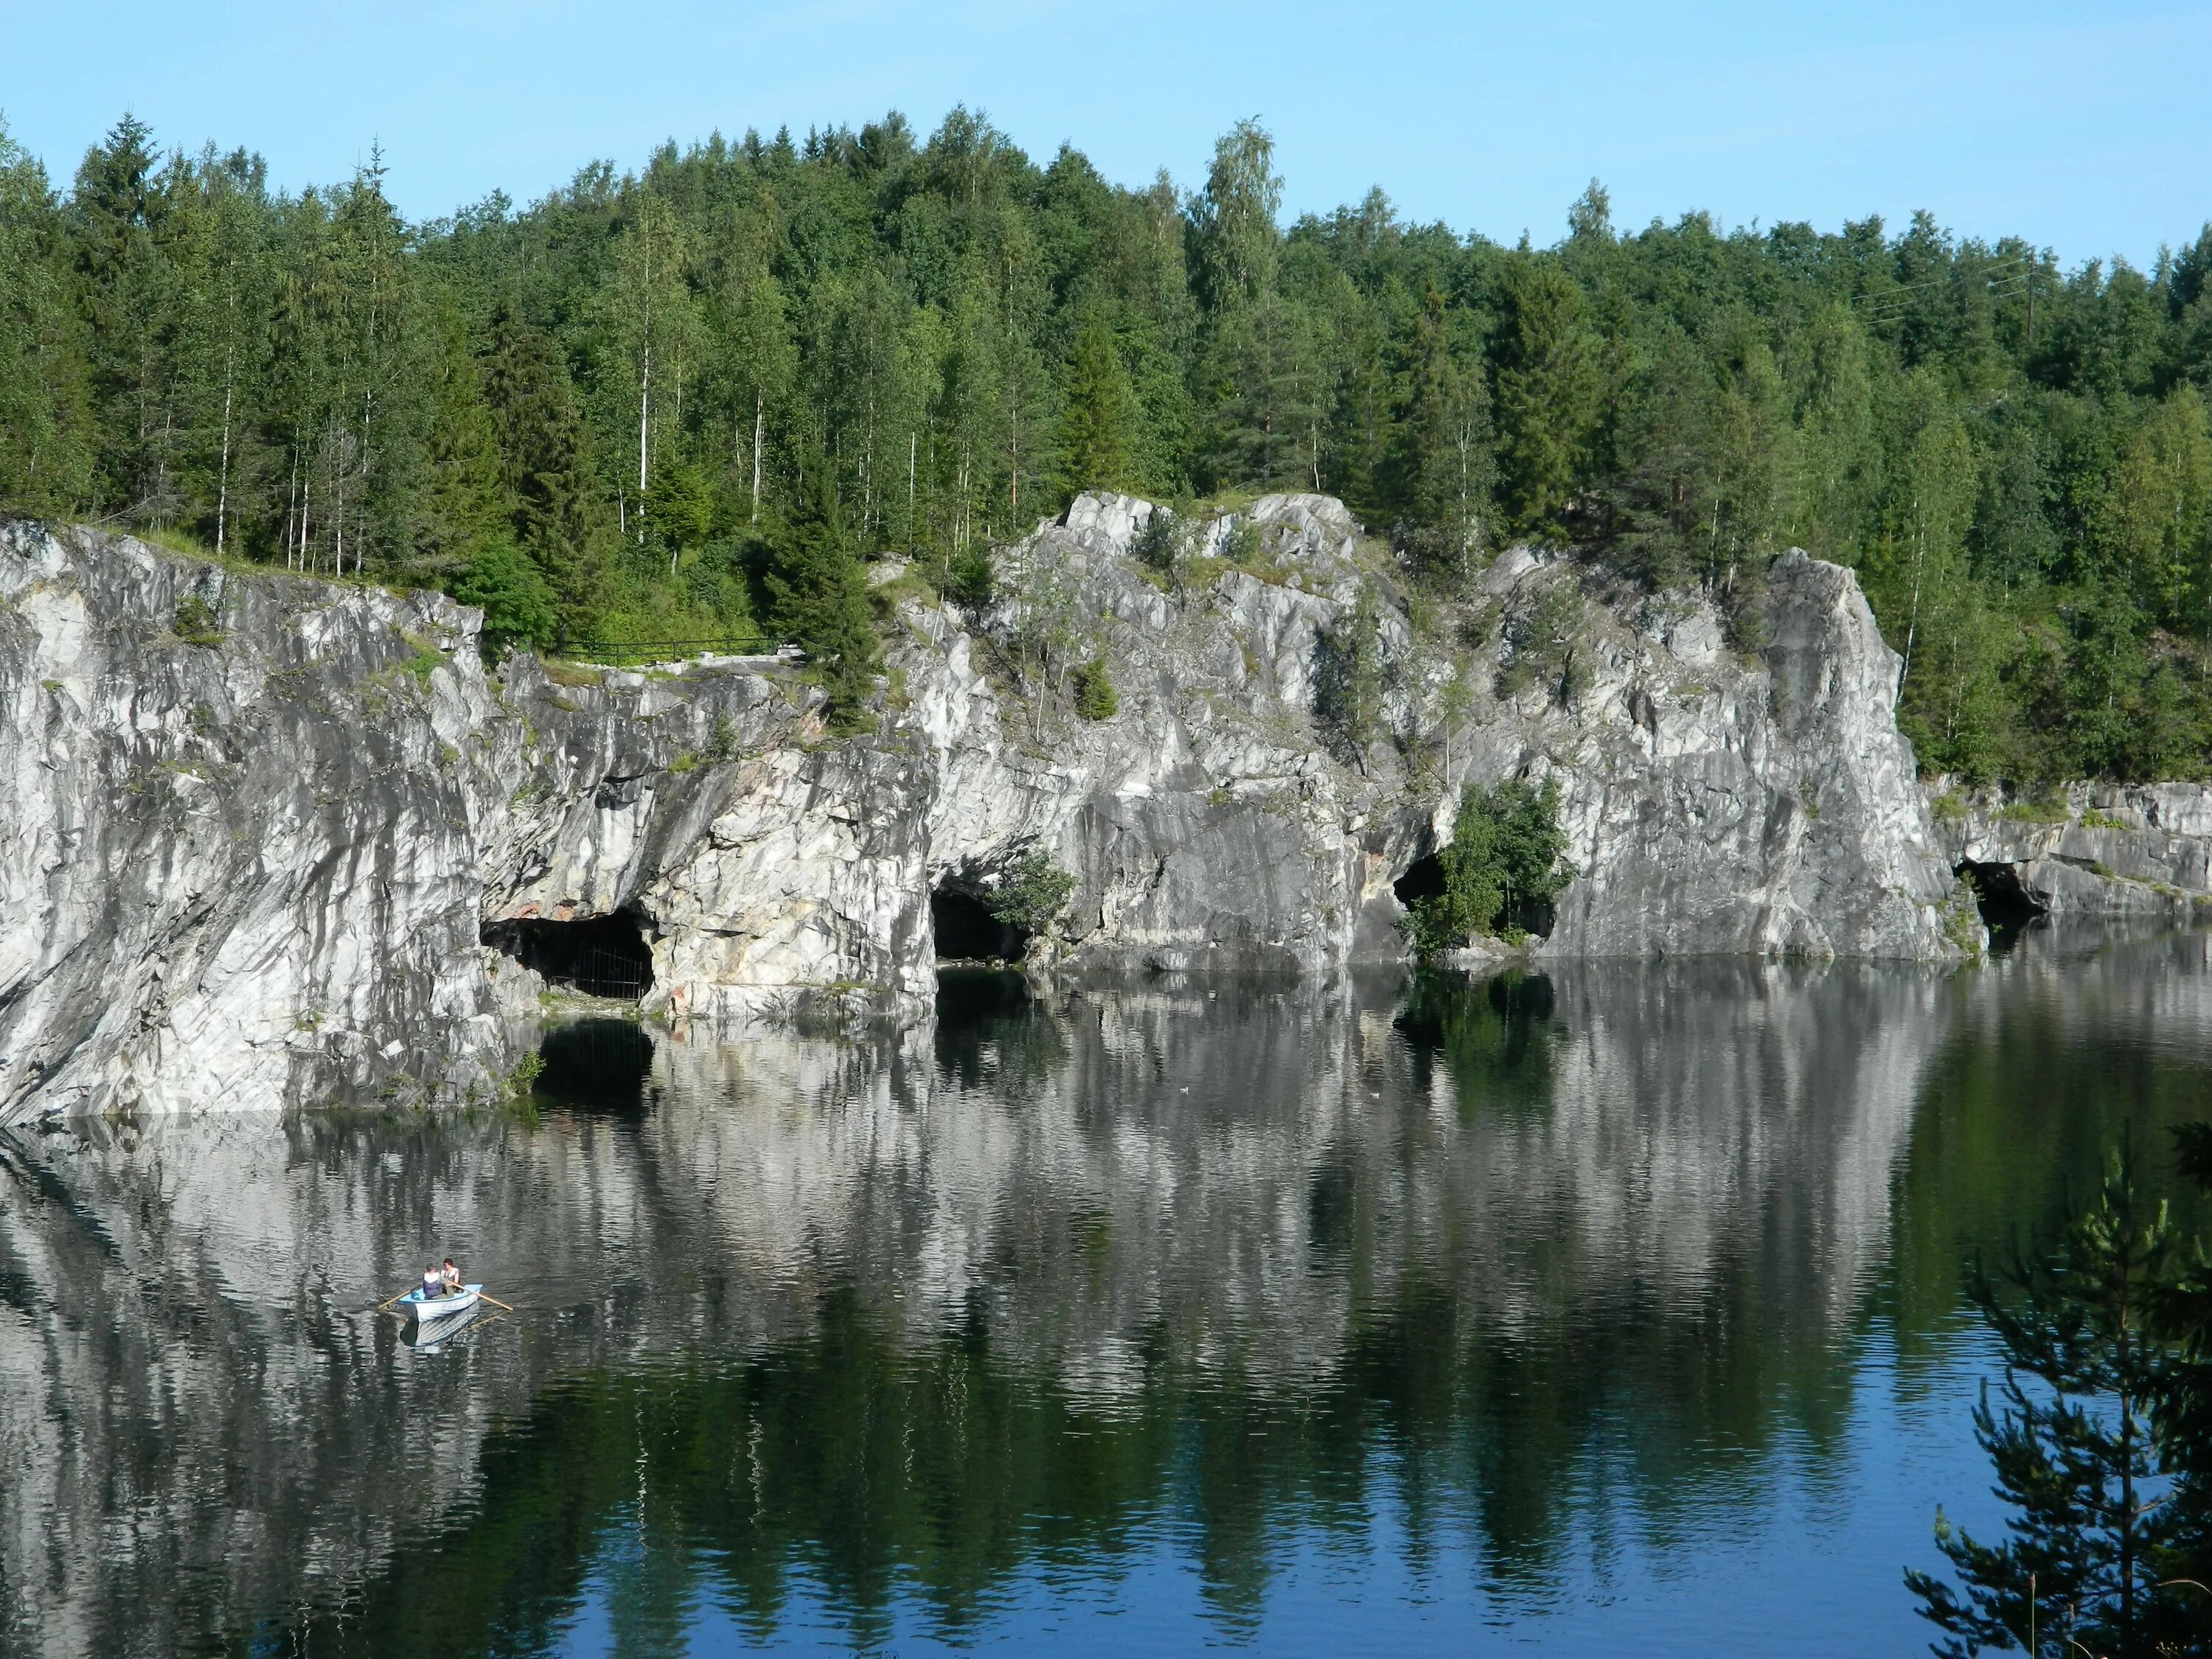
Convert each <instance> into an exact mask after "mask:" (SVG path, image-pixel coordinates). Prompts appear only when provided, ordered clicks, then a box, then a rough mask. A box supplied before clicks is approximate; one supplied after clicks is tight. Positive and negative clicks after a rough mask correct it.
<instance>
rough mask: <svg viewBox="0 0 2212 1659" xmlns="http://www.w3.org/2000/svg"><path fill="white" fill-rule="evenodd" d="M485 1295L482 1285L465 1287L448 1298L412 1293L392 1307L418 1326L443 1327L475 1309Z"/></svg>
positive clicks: (409, 1292) (401, 1298) (418, 1292)
mask: <svg viewBox="0 0 2212 1659" xmlns="http://www.w3.org/2000/svg"><path fill="white" fill-rule="evenodd" d="M482 1295H483V1285H462V1286H461V1288H460V1289H459V1290H458V1291H453V1292H451V1293H450V1294H448V1295H446V1296H425V1295H423V1294H422V1291H408V1292H407V1294H406V1295H404V1296H403V1297H400V1298H399V1300H398V1301H397V1302H395V1303H394V1304H392V1306H393V1307H394V1308H395V1309H397V1310H398V1312H399V1313H400V1314H401V1315H402V1316H404V1317H405V1318H408V1319H411V1320H413V1321H414V1322H416V1324H417V1325H442V1324H444V1323H445V1322H447V1320H449V1319H451V1318H453V1316H455V1315H457V1314H464V1313H466V1312H467V1311H468V1310H470V1309H471V1308H473V1307H475V1306H476V1305H477V1297H480V1296H482Z"/></svg>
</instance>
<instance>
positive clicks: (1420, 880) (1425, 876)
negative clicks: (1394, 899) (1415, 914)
mask: <svg viewBox="0 0 2212 1659" xmlns="http://www.w3.org/2000/svg"><path fill="white" fill-rule="evenodd" d="M1390 890H1391V891H1392V892H1394V893H1395V894H1396V895H1397V896H1398V902H1399V903H1401V904H1402V905H1404V906H1405V907H1406V908H1407V909H1408V910H1410V909H1412V908H1413V901H1414V900H1416V899H1425V898H1442V897H1443V895H1444V861H1443V859H1441V858H1439V857H1438V856H1437V854H1434V853H1431V854H1427V855H1425V857H1422V858H1418V859H1415V860H1413V864H1412V865H1411V866H1409V867H1408V868H1407V871H1406V873H1405V874H1404V875H1402V876H1401V877H1399V878H1398V879H1397V880H1395V881H1394V882H1392V883H1391V884H1390Z"/></svg>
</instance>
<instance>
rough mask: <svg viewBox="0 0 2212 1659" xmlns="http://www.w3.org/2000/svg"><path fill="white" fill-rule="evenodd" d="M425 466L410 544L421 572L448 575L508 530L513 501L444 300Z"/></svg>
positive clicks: (476, 376) (464, 339) (458, 329)
mask: <svg viewBox="0 0 2212 1659" xmlns="http://www.w3.org/2000/svg"><path fill="white" fill-rule="evenodd" d="M431 372H432V374H434V376H435V382H434V384H433V386H432V389H431V404H430V409H431V416H430V435H429V443H428V450H427V453H426V454H425V456H424V460H425V462H426V463H427V465H428V474H429V476H428V479H427V481H426V483H425V486H424V489H423V496H422V529H421V535H420V540H419V545H418V552H419V558H420V562H421V567H422V569H423V570H424V571H425V573H426V574H429V575H431V576H432V577H433V578H434V579H443V578H447V577H450V576H451V575H452V574H453V572H454V571H456V570H459V568H461V567H462V566H463V565H465V563H466V562H467V561H468V557H469V555H470V553H471V550H473V549H475V548H477V547H479V546H481V545H483V544H486V543H489V542H490V541H493V540H495V539H505V538H512V537H513V535H514V533H515V524H514V512H515V503H514V501H513V499H512V498H511V497H510V495H508V492H507V480H506V477H504V476H503V474H502V471H501V464H500V447H499V438H498V435H497V433H496V432H495V430H494V428H493V425H492V416H491V411H490V410H489V408H487V407H486V405H485V403H484V397H483V380H482V376H481V374H480V373H479V371H478V368H477V360H476V356H475V354H474V353H473V352H471V350H470V349H469V342H468V333H467V330H466V328H465V326H464V325H463V323H462V321H461V317H460V313H459V309H458V307H455V306H454V305H453V303H452V302H451V301H447V302H446V303H445V304H444V305H443V306H442V307H441V310H440V313H439V316H438V337H437V354H436V356H435V361H434V363H433V366H432V370H431Z"/></svg>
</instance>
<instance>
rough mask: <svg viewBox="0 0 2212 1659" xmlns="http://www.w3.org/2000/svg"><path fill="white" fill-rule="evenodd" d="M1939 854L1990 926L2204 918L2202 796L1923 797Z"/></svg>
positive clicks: (2176, 791)
mask: <svg viewBox="0 0 2212 1659" xmlns="http://www.w3.org/2000/svg"><path fill="white" fill-rule="evenodd" d="M1926 793H1927V796H1928V802H1929V816H1930V817H1931V818H1932V820H1933V821H1934V823H1935V825H1936V836H1937V838H1938V840H1939V841H1940V842H1941V843H1942V848H1943V851H1944V855H1945V856H1946V857H1947V858H1948V860H1950V862H1951V863H1952V864H1953V866H1955V867H1956V868H1957V869H1959V870H1960V872H1962V873H1964V874H1965V875H1966V877H1968V878H1970V879H1971V880H1972V882H1973V884H1974V885H1975V887H1976V888H1977V890H1978V891H1979V892H1980V893H1981V895H1982V898H1983V904H1984V908H1985V909H1987V910H1988V911H1989V912H1990V914H1991V915H1992V916H1994V917H1997V918H2001V919H2005V920H2010V921H2025V920H2027V919H2029V918H2032V917H2034V916H2039V915H2050V916H2056V917H2062V918H2065V917H2101V918H2120V919H2130V918H2136V919H2146V920H2154V921H2193V920H2195V919H2196V918H2197V917H2199V916H2202V915H2206V914H2207V913H2208V912H2212V788H2208V787H2206V786H2205V785H2203V784H2201V783H2144V784H2092V783H2072V784H2067V785H2065V786H2063V787H2061V788H2059V789H2057V790H2055V791H2053V792H2051V793H2050V794H2048V795H2045V796H2043V797H2040V798H2024V797H2007V796H2006V795H2004V794H2002V793H1997V792H1996V791H1986V790H1972V789H1968V788H1965V787H1959V786H1957V785H1955V784H1954V782H1953V781H1952V780H1950V779H1948V778H1936V779H1934V780H1931V781H1929V783H1928V785H1927V786H1926Z"/></svg>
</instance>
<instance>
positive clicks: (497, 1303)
mask: <svg viewBox="0 0 2212 1659" xmlns="http://www.w3.org/2000/svg"><path fill="white" fill-rule="evenodd" d="M477 1301H479V1302H489V1303H490V1304H491V1305H492V1306H493V1307H495V1308H506V1309H507V1312H509V1313H513V1311H514V1310H513V1308H512V1307H508V1305H507V1304H506V1303H504V1302H502V1301H501V1300H500V1299H499V1298H498V1297H495V1296H486V1295H485V1294H484V1293H483V1291H477Z"/></svg>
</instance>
